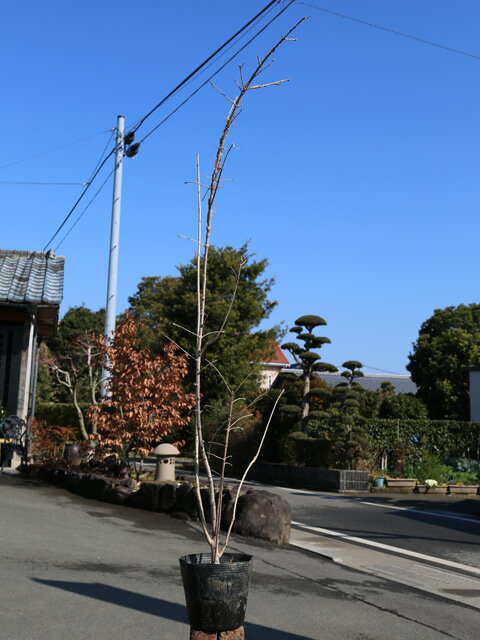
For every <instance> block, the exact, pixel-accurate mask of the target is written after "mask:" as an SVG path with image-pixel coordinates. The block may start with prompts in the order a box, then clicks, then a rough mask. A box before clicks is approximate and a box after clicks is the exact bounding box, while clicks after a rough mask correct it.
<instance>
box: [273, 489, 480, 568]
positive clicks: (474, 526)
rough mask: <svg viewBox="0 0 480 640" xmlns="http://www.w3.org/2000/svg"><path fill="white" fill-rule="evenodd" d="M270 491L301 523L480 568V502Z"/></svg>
mask: <svg viewBox="0 0 480 640" xmlns="http://www.w3.org/2000/svg"><path fill="white" fill-rule="evenodd" d="M269 490H270V491H273V492H275V493H278V494H280V495H282V496H284V497H285V498H287V500H288V501H289V502H290V504H291V506H292V513H293V518H292V519H293V520H294V521H296V522H301V523H304V524H306V525H311V526H314V527H321V528H322V529H327V530H331V531H334V532H341V533H344V534H348V535H349V536H355V537H358V538H362V539H366V540H369V541H373V542H378V543H381V544H387V545H390V546H393V547H399V548H401V549H406V550H410V551H415V552H417V553H422V554H426V555H429V556H434V557H438V558H443V559H446V560H452V561H455V562H459V563H461V564H465V565H468V566H472V567H478V568H480V518H478V517H475V516H474V515H472V514H474V513H476V512H478V513H480V499H479V498H473V499H470V500H465V499H461V498H455V497H450V496H425V497H423V496H422V497H419V498H415V497H413V496H411V497H409V496H406V495H400V494H399V495H398V496H396V497H395V496H394V495H393V496H392V494H389V496H385V497H378V496H377V497H374V496H372V495H365V496H361V497H358V496H342V495H337V494H328V493H321V492H315V491H305V490H296V489H286V488H279V487H270V488H269Z"/></svg>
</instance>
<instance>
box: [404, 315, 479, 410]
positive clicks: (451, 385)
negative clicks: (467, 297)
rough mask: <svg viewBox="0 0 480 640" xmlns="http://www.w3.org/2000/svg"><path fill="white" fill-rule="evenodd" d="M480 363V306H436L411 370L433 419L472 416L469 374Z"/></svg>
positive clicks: (416, 348) (416, 346) (424, 327)
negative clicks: (466, 369)
mask: <svg viewBox="0 0 480 640" xmlns="http://www.w3.org/2000/svg"><path fill="white" fill-rule="evenodd" d="M478 364H480V305H479V304H469V305H463V304H461V305H459V306H458V307H453V306H451V307H447V308H445V309H435V311H434V313H433V315H432V316H431V317H430V318H428V320H426V321H425V322H424V323H423V324H422V326H421V327H420V331H419V335H418V339H417V341H416V342H415V343H414V344H413V349H412V352H411V353H410V354H409V364H408V365H407V369H408V370H409V371H410V373H411V374H412V379H413V381H414V382H416V384H417V385H418V387H419V390H418V396H419V397H420V398H421V399H422V400H423V401H424V402H425V404H426V405H427V408H428V411H429V414H430V416H431V417H432V418H437V419H443V418H452V419H459V420H462V419H467V418H468V417H469V385H468V377H467V376H466V374H465V373H464V372H462V368H464V367H467V366H470V365H478Z"/></svg>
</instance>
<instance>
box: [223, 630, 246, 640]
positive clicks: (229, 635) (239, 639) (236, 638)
mask: <svg viewBox="0 0 480 640" xmlns="http://www.w3.org/2000/svg"><path fill="white" fill-rule="evenodd" d="M218 640H245V631H244V628H243V627H238V629H232V630H231V631H220V633H219V634H218Z"/></svg>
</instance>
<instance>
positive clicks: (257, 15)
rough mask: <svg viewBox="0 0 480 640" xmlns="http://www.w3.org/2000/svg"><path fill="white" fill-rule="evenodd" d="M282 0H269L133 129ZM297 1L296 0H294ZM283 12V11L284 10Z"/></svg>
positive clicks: (135, 128)
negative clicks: (269, 0)
mask: <svg viewBox="0 0 480 640" xmlns="http://www.w3.org/2000/svg"><path fill="white" fill-rule="evenodd" d="M279 1H280V0H272V1H271V2H269V3H268V4H267V5H266V6H265V7H264V8H263V9H262V10H261V11H259V13H257V14H256V15H255V16H254V17H253V18H251V20H249V21H248V22H247V23H246V24H244V25H243V27H242V28H241V29H239V30H238V31H237V32H236V33H234V34H233V35H232V36H231V37H230V38H229V39H228V40H227V41H226V42H224V43H223V44H222V45H221V46H220V47H218V49H216V51H214V52H213V53H212V54H210V55H209V56H208V58H206V59H205V60H204V61H203V62H202V63H201V64H199V65H198V66H197V67H196V69H194V70H193V71H192V72H191V73H189V74H188V76H186V77H185V78H184V79H183V80H182V81H181V82H180V83H179V84H177V86H176V87H175V88H174V89H172V90H171V91H170V92H169V93H168V94H167V95H166V96H165V97H164V98H162V99H161V100H160V102H158V103H157V104H156V105H155V106H154V107H153V108H152V109H150V111H149V112H148V113H147V114H145V115H144V116H143V117H142V118H141V119H140V121H139V122H138V123H137V124H136V125H135V126H134V127H133V128H132V130H133V131H137V129H139V127H141V126H142V124H143V123H144V122H145V120H146V119H147V118H149V117H150V116H151V115H152V114H153V113H154V112H155V111H156V110H157V109H158V108H159V107H161V106H162V105H163V104H164V103H165V102H166V101H167V100H168V99H169V98H170V97H171V96H173V94H175V93H176V92H177V91H178V90H179V89H180V88H181V87H183V86H184V85H185V84H186V83H187V82H188V81H189V80H190V79H191V78H193V77H194V76H195V75H196V74H197V73H198V72H199V71H200V70H201V69H203V67H204V66H205V65H206V64H208V63H209V62H210V61H211V60H212V59H213V58H215V56H216V55H217V54H218V53H220V51H222V50H223V49H225V47H226V46H227V45H229V44H230V43H231V42H232V41H233V40H235V38H236V37H237V36H238V35H240V34H241V33H242V32H243V31H245V29H247V28H248V27H249V26H250V25H251V24H252V23H254V22H255V21H256V20H257V19H258V18H260V17H261V16H262V15H263V14H264V13H265V12H266V11H268V9H270V7H272V6H273V5H275V4H278V3H279ZM293 1H295V0H293ZM282 13H283V11H282Z"/></svg>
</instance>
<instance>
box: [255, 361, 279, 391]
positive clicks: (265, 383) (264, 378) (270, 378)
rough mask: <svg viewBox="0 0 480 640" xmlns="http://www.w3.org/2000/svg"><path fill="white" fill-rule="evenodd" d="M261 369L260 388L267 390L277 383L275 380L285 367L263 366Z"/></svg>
mask: <svg viewBox="0 0 480 640" xmlns="http://www.w3.org/2000/svg"><path fill="white" fill-rule="evenodd" d="M261 367H262V368H261V371H260V375H261V379H260V388H261V389H263V390H267V389H270V387H271V386H272V384H273V383H274V382H275V379H276V377H277V376H278V374H279V373H280V371H281V370H282V367H283V365H281V366H280V367H279V366H278V365H268V364H262V365H261Z"/></svg>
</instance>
